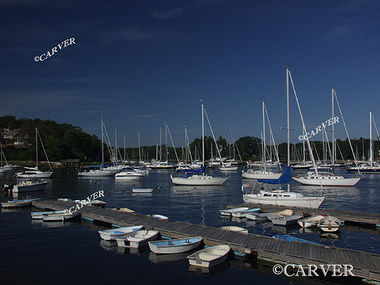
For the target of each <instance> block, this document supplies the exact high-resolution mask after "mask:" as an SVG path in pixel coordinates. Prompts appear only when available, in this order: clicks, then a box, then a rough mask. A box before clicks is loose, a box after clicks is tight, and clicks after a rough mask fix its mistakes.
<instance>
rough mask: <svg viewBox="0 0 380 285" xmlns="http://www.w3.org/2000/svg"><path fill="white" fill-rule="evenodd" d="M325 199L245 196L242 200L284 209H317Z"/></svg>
mask: <svg viewBox="0 0 380 285" xmlns="http://www.w3.org/2000/svg"><path fill="white" fill-rule="evenodd" d="M324 199H325V197H304V198H297V199H292V198H289V199H285V198H281V199H278V198H272V197H268V198H266V197H257V195H256V194H245V195H243V200H244V202H245V203H253V204H264V205H275V206H286V207H302V208H312V209H317V208H319V206H320V205H321V204H322V202H323V200H324Z"/></svg>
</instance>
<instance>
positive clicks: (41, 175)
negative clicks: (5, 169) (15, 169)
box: [16, 171, 53, 179]
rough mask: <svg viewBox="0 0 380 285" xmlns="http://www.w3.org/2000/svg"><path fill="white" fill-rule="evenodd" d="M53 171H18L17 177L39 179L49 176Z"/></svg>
mask: <svg viewBox="0 0 380 285" xmlns="http://www.w3.org/2000/svg"><path fill="white" fill-rule="evenodd" d="M52 174H53V172H42V171H41V172H38V173H17V175H16V177H17V178H22V179H38V178H49V177H50V176H51V175H52Z"/></svg>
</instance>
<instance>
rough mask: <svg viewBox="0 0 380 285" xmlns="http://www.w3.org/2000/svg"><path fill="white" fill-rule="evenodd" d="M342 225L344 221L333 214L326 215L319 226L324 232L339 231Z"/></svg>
mask: <svg viewBox="0 0 380 285" xmlns="http://www.w3.org/2000/svg"><path fill="white" fill-rule="evenodd" d="M341 225H342V221H341V220H339V219H338V218H336V217H333V216H326V217H324V218H323V219H321V220H320V221H319V225H318V227H319V228H320V229H321V231H323V232H337V231H338V230H339V227H340V226H341Z"/></svg>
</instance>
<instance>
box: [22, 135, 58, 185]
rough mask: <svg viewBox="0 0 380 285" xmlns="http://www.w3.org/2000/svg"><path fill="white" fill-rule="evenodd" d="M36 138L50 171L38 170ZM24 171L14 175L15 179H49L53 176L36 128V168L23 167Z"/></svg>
mask: <svg viewBox="0 0 380 285" xmlns="http://www.w3.org/2000/svg"><path fill="white" fill-rule="evenodd" d="M38 138H39V139H40V142H41V146H42V149H43V151H44V153H45V157H46V160H47V162H48V165H49V168H50V171H41V170H38ZM25 169H27V170H26V171H23V172H19V173H16V177H17V178H20V179H38V178H49V177H50V176H51V175H52V174H53V169H52V168H51V165H50V161H49V158H48V156H47V154H46V151H45V147H44V144H43V143H42V140H41V136H40V135H39V132H38V129H37V128H36V167H25Z"/></svg>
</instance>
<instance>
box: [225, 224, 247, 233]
mask: <svg viewBox="0 0 380 285" xmlns="http://www.w3.org/2000/svg"><path fill="white" fill-rule="evenodd" d="M221 229H222V230H225V231H230V232H238V233H244V234H247V233H248V230H246V229H245V228H242V227H237V226H224V227H221Z"/></svg>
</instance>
